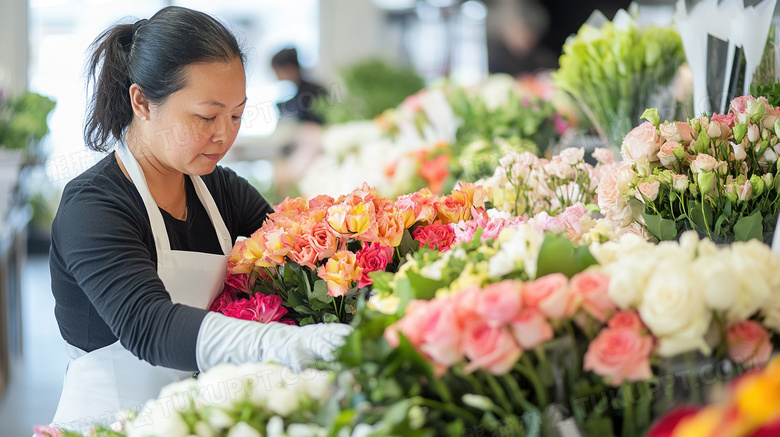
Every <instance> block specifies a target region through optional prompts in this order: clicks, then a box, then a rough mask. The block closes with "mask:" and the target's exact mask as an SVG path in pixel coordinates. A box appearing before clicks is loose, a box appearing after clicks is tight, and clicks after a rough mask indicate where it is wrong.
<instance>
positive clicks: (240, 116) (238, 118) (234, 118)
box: [233, 114, 244, 121]
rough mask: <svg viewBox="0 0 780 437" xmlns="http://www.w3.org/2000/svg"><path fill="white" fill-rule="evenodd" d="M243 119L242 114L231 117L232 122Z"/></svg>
mask: <svg viewBox="0 0 780 437" xmlns="http://www.w3.org/2000/svg"><path fill="white" fill-rule="evenodd" d="M243 117H244V115H243V114H241V115H234V116H233V120H236V121H238V120H241V119H242V118H243Z"/></svg>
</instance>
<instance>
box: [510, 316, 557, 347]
mask: <svg viewBox="0 0 780 437" xmlns="http://www.w3.org/2000/svg"><path fill="white" fill-rule="evenodd" d="M510 328H511V329H512V334H514V336H515V340H517V343H518V344H520V346H521V347H522V348H523V349H525V350H530V349H533V348H535V347H536V346H539V345H540V344H542V343H544V342H545V341H548V340H552V338H553V337H554V335H555V334H554V333H553V329H552V326H550V323H549V322H547V319H545V318H544V315H542V313H541V312H539V310H538V309H536V308H529V307H526V308H523V309H522V310H520V313H518V314H517V316H515V318H514V319H512V321H511V323H510Z"/></svg>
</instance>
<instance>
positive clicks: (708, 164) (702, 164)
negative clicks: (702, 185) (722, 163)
mask: <svg viewBox="0 0 780 437" xmlns="http://www.w3.org/2000/svg"><path fill="white" fill-rule="evenodd" d="M717 166H718V160H717V159H715V158H714V157H712V156H711V155H707V154H706V153H700V154H698V155H696V159H695V160H694V161H693V162H692V163H691V171H693V172H694V173H701V172H702V171H713V170H715V167H717Z"/></svg>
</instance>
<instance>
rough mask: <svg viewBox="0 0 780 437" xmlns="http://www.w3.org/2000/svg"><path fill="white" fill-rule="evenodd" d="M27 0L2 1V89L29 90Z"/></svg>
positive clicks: (0, 37)
mask: <svg viewBox="0 0 780 437" xmlns="http://www.w3.org/2000/svg"><path fill="white" fill-rule="evenodd" d="M27 58H28V45H27V0H3V1H0V88H6V89H8V92H9V93H11V94H19V93H21V92H23V91H25V90H26V89H27Z"/></svg>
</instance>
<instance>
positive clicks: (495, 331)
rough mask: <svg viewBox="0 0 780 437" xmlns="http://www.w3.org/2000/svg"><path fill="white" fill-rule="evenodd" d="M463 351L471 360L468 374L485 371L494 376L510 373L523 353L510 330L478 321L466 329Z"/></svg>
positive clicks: (467, 367) (467, 370)
mask: <svg viewBox="0 0 780 437" xmlns="http://www.w3.org/2000/svg"><path fill="white" fill-rule="evenodd" d="M463 351H464V353H465V355H466V357H467V358H468V359H469V363H468V364H467V365H466V367H465V369H464V370H466V372H473V371H475V370H477V369H483V370H486V371H488V372H490V373H492V374H494V375H503V374H506V373H507V372H509V370H510V369H512V366H514V365H515V363H516V362H517V360H518V359H519V358H520V355H522V353H523V350H522V349H520V346H519V345H518V344H517V342H516V341H515V338H514V337H513V336H512V333H511V332H510V331H509V329H507V328H506V327H504V326H500V327H491V326H490V325H489V324H488V323H487V322H484V321H478V320H475V321H473V322H472V323H470V324H468V325H467V326H466V328H465V329H464V332H463Z"/></svg>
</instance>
